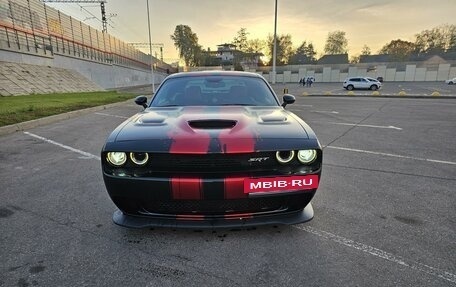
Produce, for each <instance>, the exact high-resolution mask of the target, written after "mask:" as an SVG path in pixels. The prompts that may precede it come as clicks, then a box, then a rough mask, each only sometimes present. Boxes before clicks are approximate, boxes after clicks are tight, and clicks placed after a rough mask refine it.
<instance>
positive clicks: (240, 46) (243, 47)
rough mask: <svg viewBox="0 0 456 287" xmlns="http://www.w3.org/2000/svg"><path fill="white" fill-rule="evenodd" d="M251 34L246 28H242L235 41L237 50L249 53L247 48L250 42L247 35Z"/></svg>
mask: <svg viewBox="0 0 456 287" xmlns="http://www.w3.org/2000/svg"><path fill="white" fill-rule="evenodd" d="M248 34H249V33H248V32H247V29H246V28H241V29H240V30H239V31H238V32H237V34H236V36H235V37H234V39H233V44H234V45H236V49H237V50H239V51H242V52H247V47H248V40H247V35H248Z"/></svg>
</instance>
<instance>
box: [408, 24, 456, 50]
mask: <svg viewBox="0 0 456 287" xmlns="http://www.w3.org/2000/svg"><path fill="white" fill-rule="evenodd" d="M415 37H416V40H415V46H416V52H418V53H443V52H448V51H456V25H448V24H446V25H440V26H437V27H434V28H432V29H431V30H424V31H422V32H421V33H419V34H416V35H415Z"/></svg>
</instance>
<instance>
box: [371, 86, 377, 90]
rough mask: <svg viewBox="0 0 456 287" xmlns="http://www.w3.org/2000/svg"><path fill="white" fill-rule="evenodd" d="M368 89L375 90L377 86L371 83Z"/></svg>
mask: <svg viewBox="0 0 456 287" xmlns="http://www.w3.org/2000/svg"><path fill="white" fill-rule="evenodd" d="M370 89H371V90H372V91H375V90H377V89H378V87H377V86H376V85H372V86H371V87H370Z"/></svg>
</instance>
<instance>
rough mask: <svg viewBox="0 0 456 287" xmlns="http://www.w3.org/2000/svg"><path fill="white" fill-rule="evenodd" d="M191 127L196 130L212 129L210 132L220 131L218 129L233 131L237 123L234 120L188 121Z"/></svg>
mask: <svg viewBox="0 0 456 287" xmlns="http://www.w3.org/2000/svg"><path fill="white" fill-rule="evenodd" d="M188 124H189V126H190V127H192V128H194V129H210V130H218V129H232V128H234V126H236V124H237V121H233V120H217V119H214V120H211V119H208V120H193V121H188Z"/></svg>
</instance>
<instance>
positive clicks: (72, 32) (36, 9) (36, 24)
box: [0, 0, 171, 71]
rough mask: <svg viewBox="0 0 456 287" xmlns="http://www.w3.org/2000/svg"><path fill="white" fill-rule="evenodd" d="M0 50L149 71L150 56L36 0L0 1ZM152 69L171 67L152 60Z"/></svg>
mask: <svg viewBox="0 0 456 287" xmlns="http://www.w3.org/2000/svg"><path fill="white" fill-rule="evenodd" d="M0 49H5V50H13V51H18V52H23V53H32V54H38V55H42V56H50V57H52V56H53V55H55V54H57V55H66V56H70V57H77V58H81V59H87V60H90V61H95V62H100V63H107V64H116V65H123V66H127V67H134V68H140V69H144V70H149V69H150V63H151V56H150V55H147V54H145V53H143V52H141V51H139V50H137V49H135V48H134V47H132V46H131V45H128V44H127V43H125V42H123V41H121V40H119V39H117V38H115V37H113V36H111V35H109V34H108V33H102V32H101V31H99V30H97V29H94V28H92V27H91V26H89V25H86V24H84V23H82V22H81V21H78V20H76V19H74V18H72V17H71V16H68V15H66V14H64V13H61V12H60V11H58V10H56V9H54V8H51V7H49V6H47V5H46V4H44V3H42V2H39V1H38V0H0ZM153 61H154V65H155V69H159V70H162V71H166V70H169V69H170V68H171V67H170V66H169V65H168V64H166V63H164V62H162V61H160V60H158V59H156V58H153Z"/></svg>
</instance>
